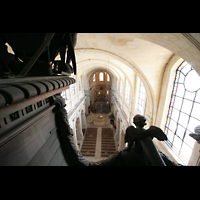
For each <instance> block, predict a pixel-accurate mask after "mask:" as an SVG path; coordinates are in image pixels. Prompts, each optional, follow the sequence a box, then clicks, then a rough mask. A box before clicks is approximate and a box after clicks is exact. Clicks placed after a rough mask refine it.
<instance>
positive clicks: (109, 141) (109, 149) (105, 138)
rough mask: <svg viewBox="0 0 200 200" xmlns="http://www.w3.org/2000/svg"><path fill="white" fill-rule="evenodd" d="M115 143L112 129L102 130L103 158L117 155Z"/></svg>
mask: <svg viewBox="0 0 200 200" xmlns="http://www.w3.org/2000/svg"><path fill="white" fill-rule="evenodd" d="M115 151H116V149H115V143H114V139H113V131H112V129H111V128H102V134H101V157H109V156H111V155H113V154H114V153H115Z"/></svg>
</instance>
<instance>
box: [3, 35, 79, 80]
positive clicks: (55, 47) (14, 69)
mask: <svg viewBox="0 0 200 200" xmlns="http://www.w3.org/2000/svg"><path fill="white" fill-rule="evenodd" d="M47 36H48V33H0V68H1V71H0V73H1V74H3V73H4V74H5V73H12V74H14V75H17V74H18V73H19V72H20V71H21V70H22V69H23V67H24V66H25V65H26V64H27V62H28V61H29V60H30V58H31V57H32V56H33V55H34V54H35V52H36V51H37V50H38V48H39V47H40V45H41V44H42V43H43V42H44V41H45V39H46V38H47ZM76 41H77V33H55V35H54V36H53V38H52V39H51V40H50V42H49V43H48V45H47V47H46V48H45V49H44V50H43V52H42V54H41V55H40V56H39V58H38V60H37V61H36V63H35V64H34V65H33V67H32V68H31V70H30V72H29V75H32V76H43V75H53V73H54V74H56V73H57V74H58V73H61V72H62V71H63V72H67V73H73V71H74V74H76V58H75V53H74V47H75V45H76ZM6 43H8V44H9V45H10V46H11V47H12V49H13V51H14V53H15V55H13V54H10V53H8V51H7V46H6V45H5V44H6ZM66 50H67V59H66V61H65V53H66ZM58 53H60V56H61V61H55V57H56V56H57V55H58ZM71 62H72V65H73V68H72V66H71ZM51 65H54V69H53V71H52V66H51Z"/></svg>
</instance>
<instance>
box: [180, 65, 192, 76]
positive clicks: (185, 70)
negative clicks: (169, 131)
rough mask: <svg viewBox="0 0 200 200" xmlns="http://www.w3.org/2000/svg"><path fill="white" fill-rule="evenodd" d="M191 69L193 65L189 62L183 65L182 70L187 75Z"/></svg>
mask: <svg viewBox="0 0 200 200" xmlns="http://www.w3.org/2000/svg"><path fill="white" fill-rule="evenodd" d="M190 70H191V65H190V64H187V65H185V67H183V69H182V70H181V72H182V73H183V74H184V75H186V74H187V73H188V72H189V71H190Z"/></svg>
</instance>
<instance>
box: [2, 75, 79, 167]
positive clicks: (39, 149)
mask: <svg viewBox="0 0 200 200" xmlns="http://www.w3.org/2000/svg"><path fill="white" fill-rule="evenodd" d="M73 83H75V80H74V79H73V78H70V77H67V76H57V77H56V76H55V77H41V78H39V77H36V78H18V79H8V80H0V166H5V165H7V166H10V165H14V166H17V165H19V166H24V165H34V166H37V165H44V166H47V165H67V163H66V162H65V159H64V157H63V155H62V152H61V148H60V144H59V141H58V138H57V134H56V126H55V119H54V113H53V112H52V110H53V108H54V107H55V106H54V105H51V98H52V96H53V95H55V94H58V93H60V92H62V91H63V90H66V89H68V88H69V85H70V84H73ZM8 104H9V105H8Z"/></svg>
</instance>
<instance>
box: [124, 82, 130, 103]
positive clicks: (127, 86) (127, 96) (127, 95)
mask: <svg viewBox="0 0 200 200" xmlns="http://www.w3.org/2000/svg"><path fill="white" fill-rule="evenodd" d="M129 97H130V85H129V83H128V81H127V80H126V98H125V99H126V101H127V102H128V103H129Z"/></svg>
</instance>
